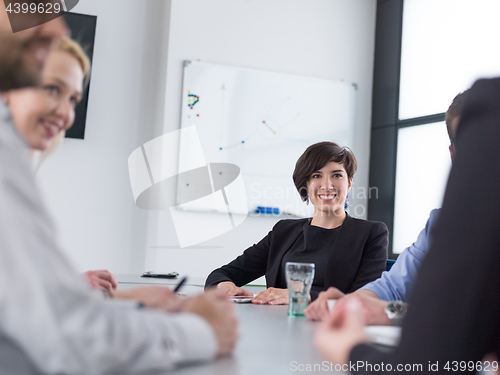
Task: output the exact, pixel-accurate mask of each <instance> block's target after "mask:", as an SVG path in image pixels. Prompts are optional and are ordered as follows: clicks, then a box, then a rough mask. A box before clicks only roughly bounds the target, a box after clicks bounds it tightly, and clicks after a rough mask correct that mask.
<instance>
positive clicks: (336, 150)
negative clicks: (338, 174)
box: [293, 142, 358, 202]
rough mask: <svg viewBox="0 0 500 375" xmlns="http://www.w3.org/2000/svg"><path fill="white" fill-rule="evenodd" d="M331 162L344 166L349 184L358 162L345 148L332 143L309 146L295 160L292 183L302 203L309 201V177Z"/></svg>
mask: <svg viewBox="0 0 500 375" xmlns="http://www.w3.org/2000/svg"><path fill="white" fill-rule="evenodd" d="M331 161H333V162H335V163H339V164H342V165H343V166H344V169H345V171H346V173H347V178H348V179H349V182H350V181H351V179H352V177H353V176H354V173H356V169H357V168H358V162H357V161H356V157H355V156H354V154H353V153H352V151H351V150H350V149H349V148H347V147H342V146H339V145H338V144H336V143H333V142H320V143H315V144H313V145H312V146H309V147H308V148H307V150H306V151H304V153H303V154H302V155H301V157H300V158H299V160H297V164H295V170H294V171H293V183H294V184H295V187H296V188H297V191H298V192H299V194H300V197H301V198H302V200H303V201H304V202H307V201H308V200H309V196H308V193H307V184H308V182H309V179H310V178H311V175H312V174H313V173H314V172H317V171H318V170H320V169H321V168H323V167H324V166H325V165H327V164H328V163H329V162H331Z"/></svg>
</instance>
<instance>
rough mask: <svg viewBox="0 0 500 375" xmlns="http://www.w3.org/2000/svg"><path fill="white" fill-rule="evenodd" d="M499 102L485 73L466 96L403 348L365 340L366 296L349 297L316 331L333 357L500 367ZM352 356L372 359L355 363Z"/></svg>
mask: <svg viewBox="0 0 500 375" xmlns="http://www.w3.org/2000/svg"><path fill="white" fill-rule="evenodd" d="M498 103H500V78H496V79H491V80H479V81H478V82H476V83H475V84H474V86H473V87H472V88H471V89H470V92H469V94H468V96H467V98H466V101H465V105H464V109H463V112H462V116H461V118H460V122H459V126H458V131H457V136H456V139H454V140H453V144H454V163H453V167H452V170H451V173H450V177H449V180H448V186H447V189H446V193H445V198H444V202H443V206H442V209H441V213H440V216H439V218H438V221H437V223H436V227H435V229H434V230H433V231H431V236H432V242H431V247H430V250H429V253H428V255H427V257H426V258H425V260H424V262H423V264H422V267H421V271H420V272H419V275H418V278H417V283H416V285H415V289H414V292H413V294H412V295H411V296H410V306H411V308H410V309H409V310H408V314H407V316H406V320H405V322H404V324H403V331H402V337H401V343H400V345H399V347H398V348H397V349H396V350H395V351H394V352H392V353H387V352H382V351H379V350H378V349H377V348H375V347H372V346H370V345H367V344H366V342H367V338H366V336H365V334H364V331H363V325H364V321H363V318H364V317H363V315H362V312H361V311H360V303H359V300H357V297H351V300H350V301H349V302H348V303H346V304H345V305H344V306H345V308H344V309H335V310H334V312H333V314H332V315H331V317H330V318H329V319H328V320H327V321H325V322H324V323H323V324H322V325H321V326H320V327H319V329H318V331H317V332H316V337H315V343H316V346H317V347H318V348H319V350H320V351H321V352H322V354H323V356H325V357H326V358H327V359H329V360H331V361H334V362H336V363H337V364H340V365H345V366H346V367H345V369H347V370H350V371H356V373H372V372H376V373H377V374H380V373H384V372H387V373H390V372H392V371H396V369H397V366H403V367H400V368H404V369H406V370H407V371H414V372H417V371H419V372H420V373H422V372H424V373H425V372H429V373H430V372H432V373H437V374H439V373H443V374H448V373H450V372H458V371H460V373H461V374H463V373H470V374H472V373H476V372H477V371H482V370H495V367H496V368H498V362H493V363H492V362H489V363H488V362H485V361H484V360H483V359H484V357H485V355H487V354H490V353H494V354H496V356H497V358H498V355H499V354H500V298H499V296H500V232H499V230H498V228H499V226H500V195H499V194H498V187H499V186H500V162H499V161H498V158H497V153H498V147H499V145H500V106H499V105H498ZM349 361H350V364H351V365H352V364H356V363H358V362H357V361H360V362H359V363H360V364H365V365H366V364H370V365H371V366H364V367H361V368H358V367H356V366H354V367H350V366H349V365H348V363H349ZM382 363H384V370H382V369H381V364H382ZM376 365H377V367H376ZM388 366H390V368H389V367H388ZM404 366H407V367H406V368H405V367H404ZM408 366H409V367H408ZM415 366H421V367H415ZM377 369H378V370H380V371H377Z"/></svg>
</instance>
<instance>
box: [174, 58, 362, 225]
mask: <svg viewBox="0 0 500 375" xmlns="http://www.w3.org/2000/svg"><path fill="white" fill-rule="evenodd" d="M356 92H357V90H356V85H355V84H353V83H348V82H344V81H337V80H331V79H318V78H312V77H304V76H296V75H289V74H283V73H273V72H267V71H260V70H252V69H245V68H237V67H232V66H226V65H218V64H209V63H204V62H198V61H197V62H193V61H185V62H184V81H183V92H182V117H181V128H187V127H192V126H194V127H195V128H196V130H197V132H198V137H199V139H200V141H201V145H202V149H203V154H204V157H205V159H206V161H207V163H231V164H234V165H236V166H238V167H239V168H240V171H241V175H242V177H243V181H244V185H245V190H246V196H247V204H246V205H244V206H243V208H240V210H239V212H232V213H233V214H238V213H241V214H247V213H253V212H255V210H256V208H257V207H267V208H273V209H274V211H275V212H278V210H279V212H280V214H291V215H296V216H302V217H307V216H311V215H312V213H313V209H312V207H311V205H309V206H307V205H306V204H305V203H303V202H302V200H301V199H300V196H299V194H298V192H297V190H296V189H295V186H294V184H293V180H292V174H293V171H294V168H295V163H296V161H297V159H298V158H299V157H300V155H301V154H302V153H303V152H304V151H305V149H306V148H307V147H308V146H310V145H311V144H313V143H316V142H321V141H327V140H328V141H334V142H337V143H340V144H341V145H343V146H348V147H349V146H350V145H352V141H353V136H354V134H353V131H354V123H355V122H354V121H355V119H354V116H355V104H356ZM184 147H187V149H184V150H180V154H179V155H180V156H179V164H180V165H179V168H180V170H183V169H185V168H183V165H184V164H187V163H189V157H190V154H191V152H190V150H189V144H187V145H184ZM193 152H194V153H195V152H196V150H194V149H193ZM188 185H189V184H186V181H184V180H183V181H182V182H179V184H178V194H177V197H178V200H179V197H181V196H183V195H184V194H183V189H186V188H187V186H188ZM189 188H190V189H193V184H191V185H189ZM191 207H192V205H191ZM244 207H246V208H244ZM199 209H200V210H204V207H199ZM243 211H245V212H243Z"/></svg>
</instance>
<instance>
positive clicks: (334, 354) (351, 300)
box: [314, 296, 368, 365]
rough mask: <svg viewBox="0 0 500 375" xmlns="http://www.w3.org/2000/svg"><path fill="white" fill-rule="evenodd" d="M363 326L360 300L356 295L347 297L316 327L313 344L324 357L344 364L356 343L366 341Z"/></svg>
mask: <svg viewBox="0 0 500 375" xmlns="http://www.w3.org/2000/svg"><path fill="white" fill-rule="evenodd" d="M364 327H365V315H364V313H363V308H362V304H361V301H360V300H359V298H358V297H357V296H350V297H347V298H345V303H344V304H342V306H335V309H334V310H333V312H332V314H331V315H329V316H328V317H327V318H326V319H325V320H324V321H323V323H321V325H320V326H319V327H318V328H317V330H316V333H315V335H314V345H315V346H316V348H317V349H318V350H319V352H320V353H321V355H322V356H323V357H324V358H325V359H327V360H329V361H331V362H334V363H337V364H340V365H344V364H346V363H349V355H350V354H351V351H352V349H353V348H354V347H355V346H356V345H358V344H361V343H363V342H368V336H367V335H366V333H365V331H364Z"/></svg>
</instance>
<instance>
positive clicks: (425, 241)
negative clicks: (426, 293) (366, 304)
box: [360, 209, 439, 302]
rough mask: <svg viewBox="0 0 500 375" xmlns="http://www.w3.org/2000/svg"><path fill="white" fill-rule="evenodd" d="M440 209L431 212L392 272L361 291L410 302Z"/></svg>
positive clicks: (387, 298)
mask: <svg viewBox="0 0 500 375" xmlns="http://www.w3.org/2000/svg"><path fill="white" fill-rule="evenodd" d="M438 214H439V209H435V210H432V211H431V214H430V216H429V219H428V220H427V223H426V224H425V228H424V229H422V231H421V232H420V234H419V235H418V237H417V240H416V241H415V242H414V243H413V244H412V245H411V246H410V247H407V248H406V249H405V250H404V251H403V252H402V253H401V254H400V255H399V257H398V260H397V261H396V263H394V265H393V266H392V268H391V270H390V271H385V272H383V273H382V276H380V277H379V278H378V279H377V280H375V281H372V282H371V283H369V284H366V285H365V286H364V287H362V288H360V290H361V289H366V290H371V291H372V292H374V293H376V294H377V295H378V296H379V297H380V299H382V300H384V301H403V302H408V298H409V296H410V293H411V291H412V289H413V286H414V285H415V281H416V280H417V273H418V270H419V268H420V265H421V264H422V261H423V260H424V257H425V255H426V254H427V250H428V249H429V247H430V244H429V231H430V230H431V228H432V227H433V226H434V225H435V224H436V220H437V217H438Z"/></svg>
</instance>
